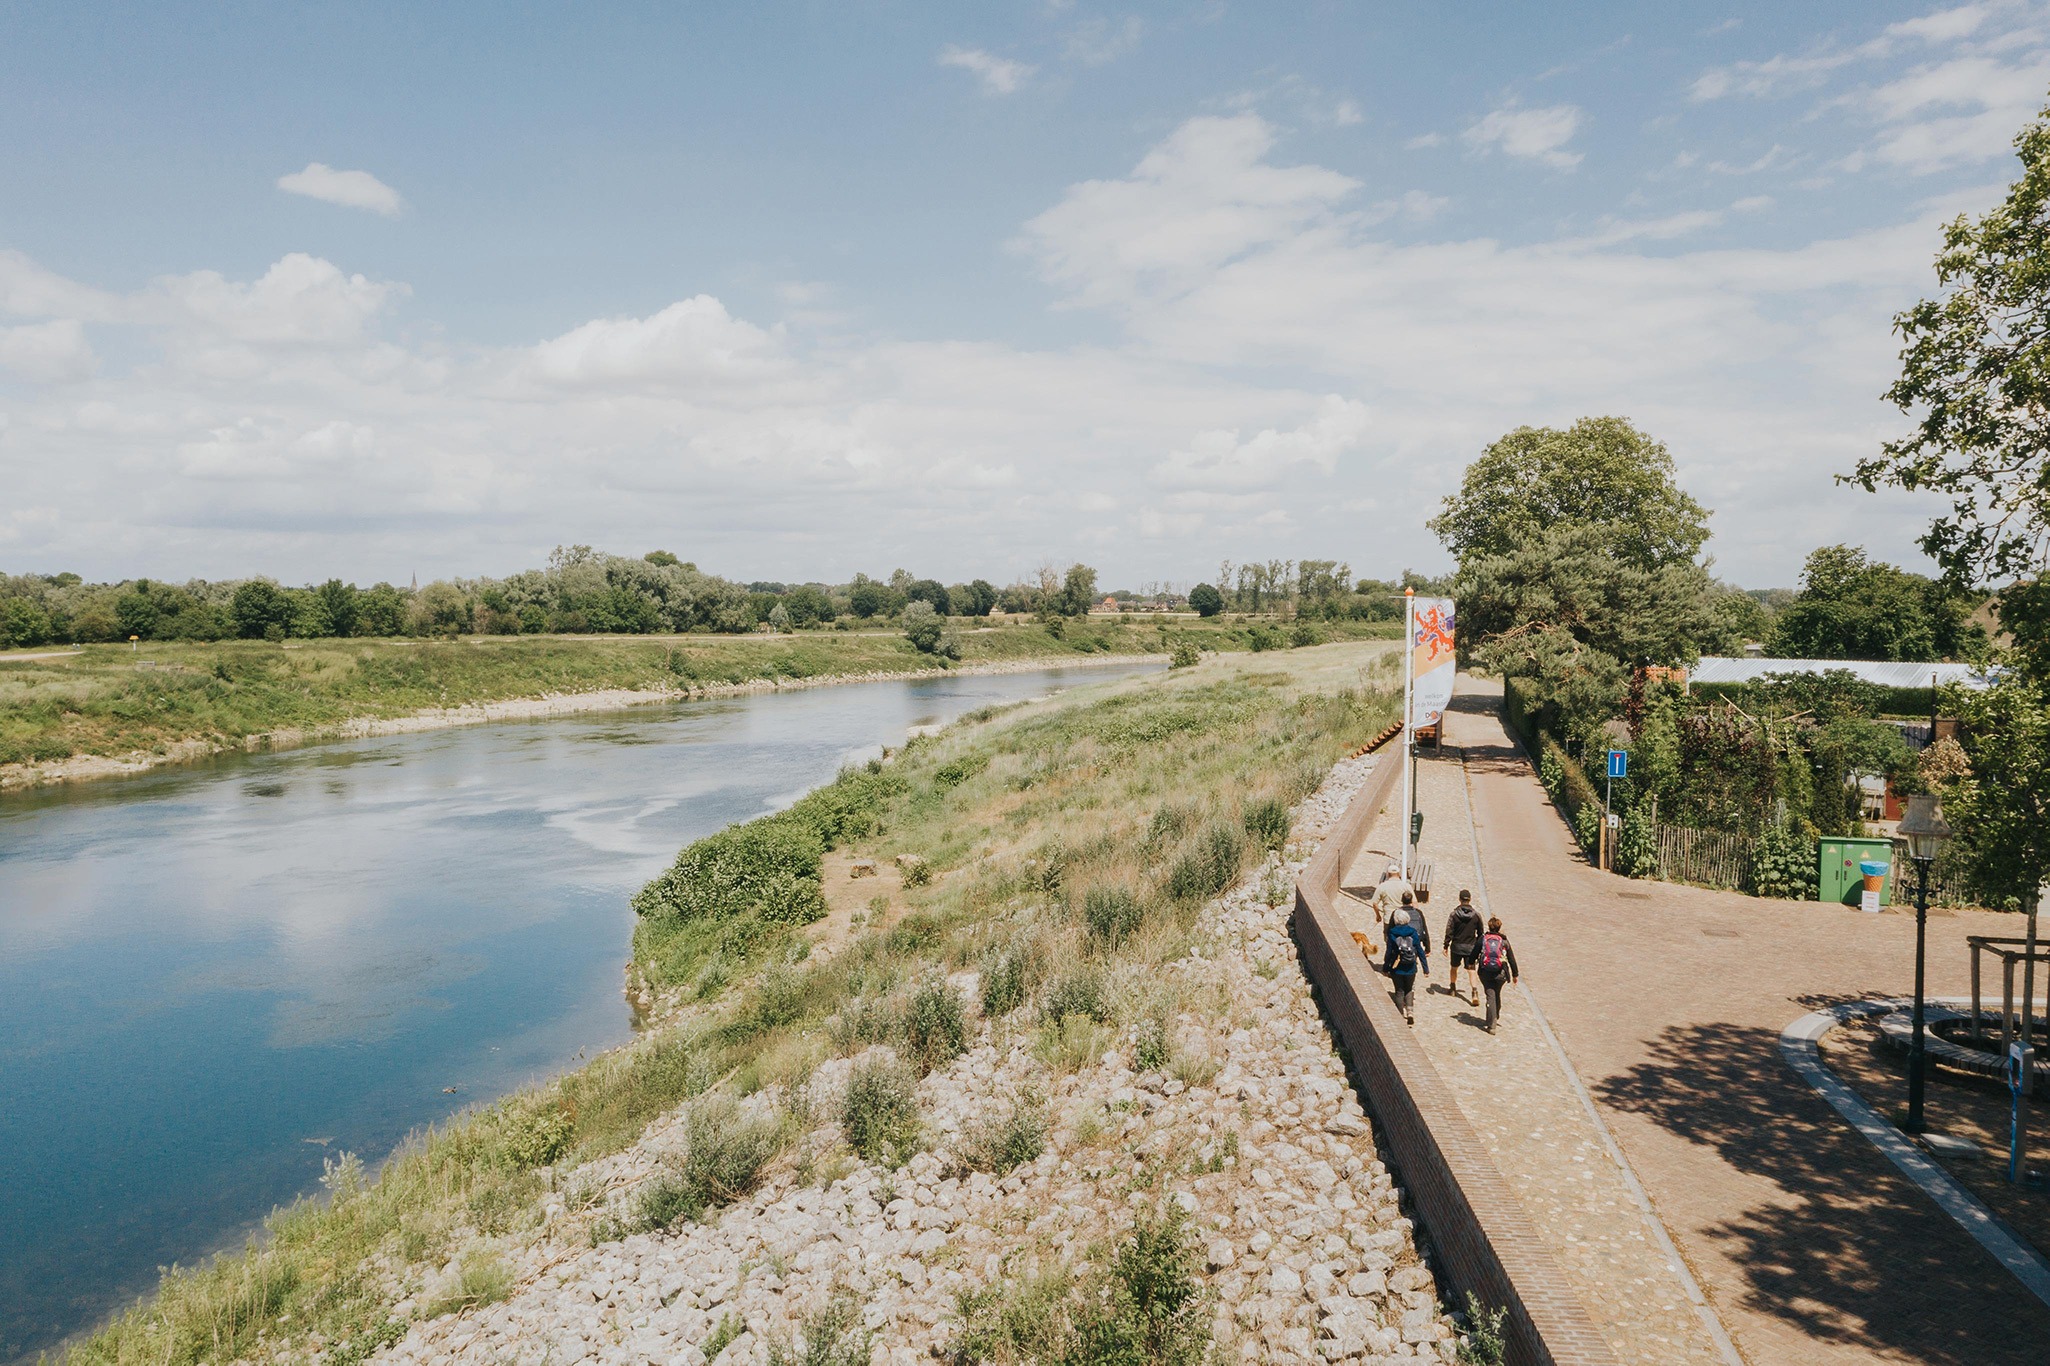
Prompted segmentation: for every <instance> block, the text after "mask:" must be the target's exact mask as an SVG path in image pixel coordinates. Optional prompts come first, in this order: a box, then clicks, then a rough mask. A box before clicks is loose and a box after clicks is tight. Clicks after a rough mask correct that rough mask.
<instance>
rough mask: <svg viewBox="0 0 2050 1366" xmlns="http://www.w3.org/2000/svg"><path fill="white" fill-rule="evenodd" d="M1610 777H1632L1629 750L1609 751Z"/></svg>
mask: <svg viewBox="0 0 2050 1366" xmlns="http://www.w3.org/2000/svg"><path fill="white" fill-rule="evenodd" d="M1609 776H1610V777H1611V778H1627V777H1629V776H1630V751H1629V750H1627V749H1612V750H1610V751H1609Z"/></svg>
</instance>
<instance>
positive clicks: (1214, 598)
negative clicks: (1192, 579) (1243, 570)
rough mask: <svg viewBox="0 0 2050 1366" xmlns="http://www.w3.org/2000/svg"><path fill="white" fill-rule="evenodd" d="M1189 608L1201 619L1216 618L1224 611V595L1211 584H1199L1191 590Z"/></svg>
mask: <svg viewBox="0 0 2050 1366" xmlns="http://www.w3.org/2000/svg"><path fill="white" fill-rule="evenodd" d="M1189 606H1191V607H1193V608H1195V609H1196V615H1197V616H1199V617H1214V616H1216V615H1217V614H1218V613H1219V612H1222V611H1223V610H1224V594H1222V593H1220V592H1218V591H1217V589H1216V588H1214V587H1212V586H1211V585H1210V584H1207V583H1199V584H1197V585H1196V586H1195V587H1194V588H1191V589H1190V590H1189Z"/></svg>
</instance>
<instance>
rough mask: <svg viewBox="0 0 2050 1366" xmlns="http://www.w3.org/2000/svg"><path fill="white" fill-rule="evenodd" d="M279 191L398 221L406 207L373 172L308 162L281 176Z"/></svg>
mask: <svg viewBox="0 0 2050 1366" xmlns="http://www.w3.org/2000/svg"><path fill="white" fill-rule="evenodd" d="M278 188H279V189H281V190H283V191H284V192H285V193H287V194H299V195H305V196H306V197H307V198H308V199H318V200H321V201H322V202H324V203H328V204H339V205H341V206H342V207H343V208H345V209H368V210H370V212H372V213H381V214H383V215H384V216H385V217H386V218H397V217H398V216H399V214H400V213H401V212H403V211H404V209H405V207H406V205H405V201H404V200H402V199H400V198H399V192H398V191H397V190H394V189H393V188H392V187H391V186H389V185H387V184H385V183H384V182H383V181H382V180H379V179H378V178H377V177H376V176H374V175H372V174H370V172H368V171H337V170H336V169H335V168H334V167H332V166H328V165H325V164H323V163H321V162H318V161H309V162H307V163H306V169H305V170H303V171H293V172H292V173H291V174H290V175H281V176H279V177H278Z"/></svg>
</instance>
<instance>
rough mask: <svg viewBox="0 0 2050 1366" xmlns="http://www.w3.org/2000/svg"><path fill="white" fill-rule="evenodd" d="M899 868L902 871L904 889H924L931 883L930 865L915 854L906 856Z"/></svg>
mask: <svg viewBox="0 0 2050 1366" xmlns="http://www.w3.org/2000/svg"><path fill="white" fill-rule="evenodd" d="M899 866H900V867H901V868H902V870H903V873H904V885H905V886H906V887H924V886H927V885H928V884H930V883H931V882H932V865H931V864H930V863H927V862H926V861H925V860H924V859H923V858H921V857H919V856H918V855H917V854H911V855H907V856H906V857H905V858H904V859H903V860H902V861H901V862H900V864H899Z"/></svg>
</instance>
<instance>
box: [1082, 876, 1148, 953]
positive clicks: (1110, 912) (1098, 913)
mask: <svg viewBox="0 0 2050 1366" xmlns="http://www.w3.org/2000/svg"><path fill="white" fill-rule="evenodd" d="M1145 919H1146V908H1145V906H1144V905H1142V904H1141V903H1140V901H1139V898H1138V897H1136V896H1134V895H1132V893H1131V891H1130V889H1128V888H1124V887H1091V888H1090V889H1089V890H1088V891H1087V892H1085V893H1083V894H1082V920H1083V923H1084V924H1086V925H1087V926H1088V927H1089V933H1090V934H1091V935H1093V936H1094V937H1095V938H1096V939H1097V940H1098V941H1099V942H1100V943H1103V944H1105V945H1107V946H1109V947H1111V948H1116V947H1117V946H1118V945H1119V944H1122V943H1123V942H1124V941H1125V940H1126V939H1128V938H1130V937H1131V936H1132V934H1133V933H1134V932H1135V931H1136V930H1137V929H1138V928H1139V926H1140V925H1141V924H1143V923H1144V922H1145Z"/></svg>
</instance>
